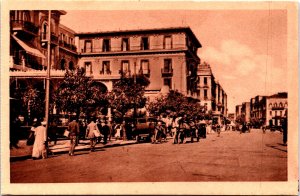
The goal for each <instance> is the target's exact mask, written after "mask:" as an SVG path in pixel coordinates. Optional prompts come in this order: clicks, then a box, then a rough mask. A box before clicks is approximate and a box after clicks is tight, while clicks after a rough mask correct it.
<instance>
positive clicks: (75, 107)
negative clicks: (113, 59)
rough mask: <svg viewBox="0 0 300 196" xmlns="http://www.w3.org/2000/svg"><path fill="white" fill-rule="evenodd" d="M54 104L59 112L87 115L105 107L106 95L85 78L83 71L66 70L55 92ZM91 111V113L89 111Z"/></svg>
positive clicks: (94, 83) (97, 84)
mask: <svg viewBox="0 0 300 196" xmlns="http://www.w3.org/2000/svg"><path fill="white" fill-rule="evenodd" d="M55 104H56V106H57V108H58V110H59V111H64V112H68V113H76V115H77V116H79V115H80V113H81V112H83V113H85V114H88V113H89V112H93V113H95V111H97V110H98V109H99V108H100V107H101V106H103V105H107V104H108V100H107V93H106V91H105V90H104V89H103V88H102V86H101V85H100V84H99V83H97V82H95V81H93V80H92V79H91V78H89V77H86V75H85V71H84V70H83V69H77V70H75V71H70V70H68V71H67V72H66V74H65V77H64V80H63V82H62V83H61V85H60V87H59V88H58V89H57V91H56V92H55ZM91 110H93V111H91Z"/></svg>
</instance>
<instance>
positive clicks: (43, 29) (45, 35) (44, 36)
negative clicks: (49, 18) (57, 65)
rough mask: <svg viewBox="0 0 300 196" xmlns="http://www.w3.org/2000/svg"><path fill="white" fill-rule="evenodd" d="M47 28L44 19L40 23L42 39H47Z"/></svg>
mask: <svg viewBox="0 0 300 196" xmlns="http://www.w3.org/2000/svg"><path fill="white" fill-rule="evenodd" d="M47 29H48V23H47V22H46V21H44V22H43V24H42V39H43V40H46V39H47Z"/></svg>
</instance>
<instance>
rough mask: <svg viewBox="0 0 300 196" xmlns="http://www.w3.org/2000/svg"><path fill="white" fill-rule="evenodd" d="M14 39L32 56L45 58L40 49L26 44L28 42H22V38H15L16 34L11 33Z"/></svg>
mask: <svg viewBox="0 0 300 196" xmlns="http://www.w3.org/2000/svg"><path fill="white" fill-rule="evenodd" d="M11 36H12V37H13V38H14V39H15V40H16V42H17V43H18V44H19V45H20V46H21V47H22V48H23V49H24V50H25V51H26V52H27V53H28V54H31V55H33V56H36V57H40V58H43V59H45V58H46V57H45V55H43V53H41V51H39V50H38V49H36V48H33V47H31V46H28V44H26V43H25V42H23V41H22V40H20V39H19V38H17V37H16V36H14V35H11Z"/></svg>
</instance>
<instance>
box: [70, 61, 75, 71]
mask: <svg viewBox="0 0 300 196" xmlns="http://www.w3.org/2000/svg"><path fill="white" fill-rule="evenodd" d="M69 69H70V70H74V69H75V67H74V63H73V61H70V62H69Z"/></svg>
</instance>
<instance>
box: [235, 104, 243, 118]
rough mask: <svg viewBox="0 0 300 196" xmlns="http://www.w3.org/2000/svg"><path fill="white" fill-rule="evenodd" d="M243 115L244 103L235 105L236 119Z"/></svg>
mask: <svg viewBox="0 0 300 196" xmlns="http://www.w3.org/2000/svg"><path fill="white" fill-rule="evenodd" d="M241 115H242V105H237V106H235V120H236V119H237V117H240V116H241Z"/></svg>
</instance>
